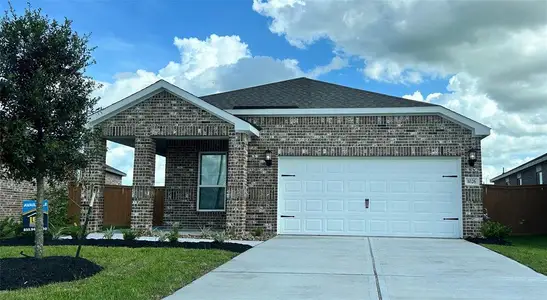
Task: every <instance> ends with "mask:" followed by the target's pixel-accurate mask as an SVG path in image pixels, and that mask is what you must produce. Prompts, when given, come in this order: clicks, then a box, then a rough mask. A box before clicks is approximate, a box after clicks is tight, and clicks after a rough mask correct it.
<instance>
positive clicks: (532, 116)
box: [403, 73, 547, 181]
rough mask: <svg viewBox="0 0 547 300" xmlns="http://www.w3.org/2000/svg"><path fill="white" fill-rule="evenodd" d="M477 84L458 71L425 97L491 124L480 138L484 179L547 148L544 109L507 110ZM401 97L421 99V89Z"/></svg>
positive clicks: (546, 118)
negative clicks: (486, 134) (441, 89)
mask: <svg viewBox="0 0 547 300" xmlns="http://www.w3.org/2000/svg"><path fill="white" fill-rule="evenodd" d="M477 85H478V79H475V78H472V77H470V76H469V75H468V74H465V73H461V74H457V75H455V76H453V77H452V78H450V80H449V84H448V86H447V92H446V93H433V94H430V95H428V96H427V97H426V100H425V101H427V99H431V102H433V103H436V104H441V105H443V106H445V107H447V108H449V109H451V110H454V111H456V112H458V113H461V114H463V115H465V116H468V117H470V118H472V119H474V120H477V121H479V122H481V123H483V124H486V125H488V126H490V127H492V134H491V135H490V136H489V137H487V138H485V139H484V140H483V141H482V155H483V180H484V181H488V180H490V179H492V178H494V177H496V176H497V175H499V174H501V172H502V169H503V168H505V170H506V171H507V170H509V169H512V168H514V167H516V166H518V165H520V164H522V163H524V162H526V161H528V160H531V159H533V158H535V157H537V156H539V155H541V154H544V153H545V151H547V121H545V120H547V113H546V112H545V111H537V112H530V113H523V112H519V113H515V112H506V111H504V110H503V109H501V108H500V106H499V105H498V104H497V103H496V102H495V101H494V100H492V99H491V98H490V97H489V96H488V95H486V94H484V93H481V92H480V91H479V90H478V87H477ZM403 97H404V98H407V99H413V100H419V101H424V97H423V96H422V94H421V93H420V91H416V92H415V93H414V94H413V95H405V96H403ZM537 120H544V121H543V122H542V123H541V122H537Z"/></svg>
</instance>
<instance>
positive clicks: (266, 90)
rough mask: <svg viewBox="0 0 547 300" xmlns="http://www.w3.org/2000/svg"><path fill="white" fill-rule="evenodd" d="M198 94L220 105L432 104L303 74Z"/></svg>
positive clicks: (318, 106) (345, 106)
mask: <svg viewBox="0 0 547 300" xmlns="http://www.w3.org/2000/svg"><path fill="white" fill-rule="evenodd" d="M200 98H201V99H203V100H205V101H206V102H209V103H210V104H212V105H214V106H216V107H218V108H221V109H238V108H240V109H244V108H375V107H416V106H435V105H434V104H431V103H427V102H423V101H414V100H409V99H404V98H399V97H394V96H389V95H384V94H379V93H374V92H369V91H364V90H359V89H355V88H350V87H345V86H341V85H337V84H333V83H328V82H324V81H318V80H313V79H309V78H305V77H302V78H296V79H291V80H286V81H280V82H274V83H270V84H265V85H259V86H255V87H249V88H245V89H240V90H235V91H229V92H224V93H218V94H212V95H207V96H202V97H200Z"/></svg>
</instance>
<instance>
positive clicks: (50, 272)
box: [0, 256, 103, 290]
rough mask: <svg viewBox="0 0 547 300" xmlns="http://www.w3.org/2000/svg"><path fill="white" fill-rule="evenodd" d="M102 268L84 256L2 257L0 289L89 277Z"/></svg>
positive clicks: (0, 261) (0, 260)
mask: <svg viewBox="0 0 547 300" xmlns="http://www.w3.org/2000/svg"><path fill="white" fill-rule="evenodd" d="M102 269H103V268H102V267H101V266H99V265H97V264H95V263H93V262H92V261H89V260H87V259H85V258H75V257H71V256H49V257H45V258H43V259H36V258H30V257H20V258H2V259H0V270H1V272H0V290H15V289H20V288H27V287H36V286H41V285H44V284H49V283H54V282H64V281H73V280H78V279H83V278H87V277H90V276H93V275H95V274H96V273H98V272H100V271H101V270H102Z"/></svg>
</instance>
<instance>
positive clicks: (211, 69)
mask: <svg viewBox="0 0 547 300" xmlns="http://www.w3.org/2000/svg"><path fill="white" fill-rule="evenodd" d="M173 44H174V45H175V46H176V47H177V48H178V50H179V51H180V62H174V61H170V62H166V66H165V67H163V68H162V69H160V70H159V71H158V72H157V73H156V72H151V71H146V70H137V71H136V72H135V73H120V74H117V75H116V76H115V77H114V82H112V83H109V82H101V83H102V84H103V86H102V87H101V88H100V89H98V90H97V91H95V93H94V95H95V96H100V97H101V100H100V101H99V106H101V107H106V106H108V105H110V104H112V103H114V102H116V101H119V100H121V99H123V98H124V97H127V96H129V95H131V94H132V93H135V92H137V91H139V90H141V89H143V88H145V87H146V86H148V85H150V84H152V83H154V82H156V81H157V80H159V79H164V80H166V81H168V82H171V83H173V84H175V85H177V86H179V87H181V88H183V89H185V90H187V91H189V92H191V93H193V94H196V95H205V94H210V93H215V92H221V91H226V90H232V89H238V88H244V87H248V86H253V85H259V84H264V83H268V82H274V81H280V80H284V79H289V78H295V77H300V76H309V77H318V76H321V75H324V74H326V73H328V72H331V71H333V70H339V69H342V68H345V67H347V66H348V61H347V59H344V58H340V57H337V56H335V57H334V58H333V59H332V60H331V62H330V63H329V64H327V65H325V66H317V67H315V68H313V69H311V70H309V71H305V70H302V69H301V68H300V66H299V62H298V61H297V60H295V59H275V58H272V57H267V56H253V55H252V54H251V51H250V49H249V47H248V45H247V44H245V43H244V42H243V41H241V39H240V37H239V36H236V35H233V36H217V35H215V34H213V35H211V36H210V37H208V38H206V39H204V40H200V39H197V38H178V37H175V38H174V42H173ZM133 153H134V152H133V149H132V148H130V147H125V146H123V145H118V144H115V143H109V151H108V152H107V163H109V164H110V165H112V166H113V167H115V168H118V169H120V170H122V171H124V172H126V173H127V176H126V177H125V178H124V180H123V183H124V184H131V183H132V181H133ZM164 181H165V158H163V157H159V156H157V157H156V185H163V183H164Z"/></svg>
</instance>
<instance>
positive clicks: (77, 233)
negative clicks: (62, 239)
mask: <svg viewBox="0 0 547 300" xmlns="http://www.w3.org/2000/svg"><path fill="white" fill-rule="evenodd" d="M65 232H66V233H67V234H68V235H70V236H71V237H72V239H73V240H79V239H81V238H82V236H81V234H82V226H80V225H77V224H76V223H74V224H73V225H72V226H69V227H66V231H65ZM84 236H85V234H84Z"/></svg>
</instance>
